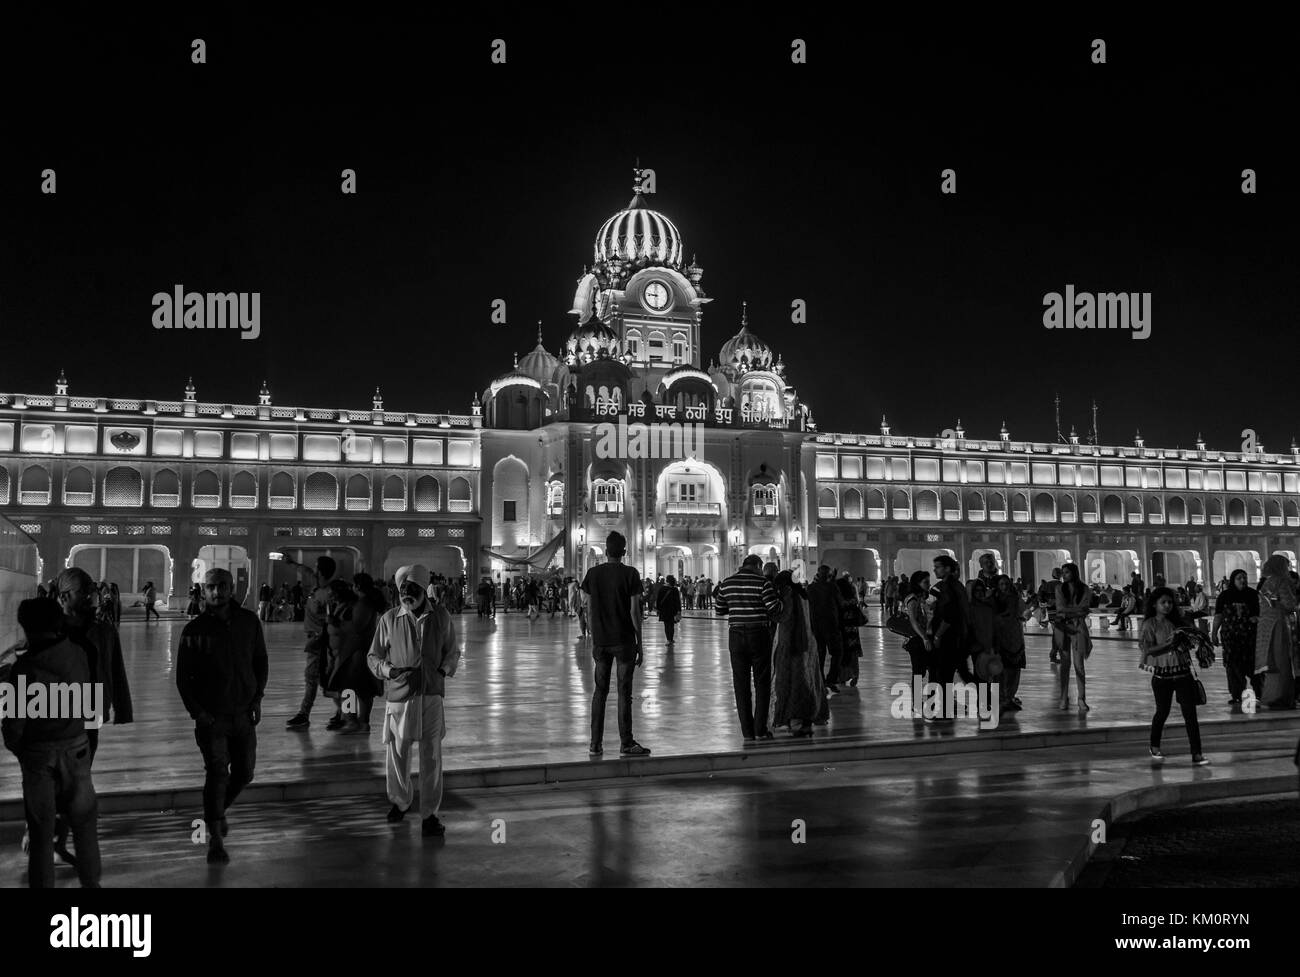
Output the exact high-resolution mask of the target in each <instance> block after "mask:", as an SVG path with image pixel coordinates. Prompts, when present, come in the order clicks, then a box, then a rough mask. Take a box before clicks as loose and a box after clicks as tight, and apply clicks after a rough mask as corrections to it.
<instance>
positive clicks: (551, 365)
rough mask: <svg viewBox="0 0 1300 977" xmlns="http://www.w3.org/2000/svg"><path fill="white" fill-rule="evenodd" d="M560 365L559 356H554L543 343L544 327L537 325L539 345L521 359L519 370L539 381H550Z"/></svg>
mask: <svg viewBox="0 0 1300 977" xmlns="http://www.w3.org/2000/svg"><path fill="white" fill-rule="evenodd" d="M559 365H560V359H559V357H558V356H553V355H552V354H550V353H548V352H547V351H546V347H545V346H543V345H542V327H541V324H540V323H539V324H538V326H537V346H536V347H535V348H534V349H533V351H532V352H531V353H529V354H528V355H527V356H525V357H524V358H523V359H522V360H520V361H519V372H520V373H522V374H524V375H525V376H530V377H532V378H533V379H534V380H536V381H537V382H538V383H550V382H551V378H552V377H553V376H555V368H556V367H557V366H559Z"/></svg>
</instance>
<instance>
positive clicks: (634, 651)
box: [582, 532, 650, 757]
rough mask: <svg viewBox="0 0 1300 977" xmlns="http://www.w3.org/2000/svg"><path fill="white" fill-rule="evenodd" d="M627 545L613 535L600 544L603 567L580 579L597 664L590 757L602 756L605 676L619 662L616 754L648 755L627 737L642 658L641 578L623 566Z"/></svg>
mask: <svg viewBox="0 0 1300 977" xmlns="http://www.w3.org/2000/svg"><path fill="white" fill-rule="evenodd" d="M626 553H627V540H626V539H625V538H624V536H623V534H622V533H619V532H612V533H610V534H609V536H608V537H606V539H605V555H606V557H607V558H608V559H607V562H605V563H600V564H597V565H596V566H594V567H592V568H591V569H590V570H588V571H587V576H586V577H584V578H583V580H582V590H583V593H585V594H586V595H587V616H588V618H589V619H590V624H591V637H592V647H591V657H592V659H593V660H594V661H595V665H596V689H595V691H594V692H593V693H592V695H591V746H590V748H589V749H588V750H587V752H588V754H589V755H590V756H600V755H601V754H602V753H604V752H605V750H604V747H603V745H602V744H603V742H604V738H605V702H606V700H607V699H608V697H609V679H610V673H611V672H612V671H613V670H614V664H615V662H617V663H618V738H619V744H620V746H619V755H620V756H625V757H635V756H649V755H650V751H649V750H647V749H646V748H645V747H644V746H642V745H641V744H640V743H638V742H637V741H636V740H634V739H633V738H632V676H633V674H634V673H635V671H636V668H637V666H639V665H640V664H641V663H642V662H643V661H644V658H643V656H642V651H641V575H640V574H639V573H637V572H636V569H635V568H634V567H630V566H627V565H625V564H624V563H623V556H624V555H625V554H626Z"/></svg>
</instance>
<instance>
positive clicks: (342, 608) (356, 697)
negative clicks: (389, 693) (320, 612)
mask: <svg viewBox="0 0 1300 977" xmlns="http://www.w3.org/2000/svg"><path fill="white" fill-rule="evenodd" d="M375 596H378V595H375ZM376 604H377V601H375V600H374V598H372V597H370V595H369V593H367V592H365V591H364V590H363V589H362V588H358V587H356V586H355V585H349V584H347V583H344V582H343V581H342V580H331V581H330V600H329V604H328V612H327V617H326V632H327V634H328V640H329V645H330V650H329V671H328V672H327V673H326V679H325V683H324V685H325V690H326V692H329V693H332V694H333V695H334V696H336V697H337V698H336V699H335V702H336V704H337V706H338V708H339V710H340V715H342V714H343V712H344V711H346V716H345V717H344V719H343V721H342V723H341V724H340V725H339V726H338V727H337V728H336V729H335V732H338V733H343V734H347V735H351V734H355V733H369V732H370V712H371V709H372V708H373V707H374V703H375V695H376V692H377V688H376V682H375V679H374V677H373V676H372V675H371V673H370V665H369V663H368V662H367V661H366V654H367V653H368V652H369V651H370V642H371V640H372V639H373V638H374V636H375V625H376V624H377V623H378V617H377V615H376ZM349 693H351V698H350V699H349V698H348V694H349ZM345 706H347V709H346V710H344V707H345ZM353 707H355V709H356V711H355V712H353V711H352V710H353Z"/></svg>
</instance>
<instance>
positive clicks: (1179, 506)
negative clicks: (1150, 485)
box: [1168, 495, 1187, 526]
mask: <svg viewBox="0 0 1300 977" xmlns="http://www.w3.org/2000/svg"><path fill="white" fill-rule="evenodd" d="M1168 516H1169V525H1171V526H1186V525H1187V503H1186V502H1184V501H1183V497H1182V496H1181V495H1175V496H1173V497H1172V498H1171V499H1170V500H1169V512H1168Z"/></svg>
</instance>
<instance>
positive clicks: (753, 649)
mask: <svg viewBox="0 0 1300 977" xmlns="http://www.w3.org/2000/svg"><path fill="white" fill-rule="evenodd" d="M762 564H763V561H762V560H761V559H760V558H759V557H757V556H755V555H754V554H752V553H751V554H750V555H749V556H747V557H745V561H744V562H743V563H742V564H741V565H740V569H739V570H738V571H737V572H736V573H733V574H732V575H731V576H729V577H728V578H727V579H726V580H724V581H722V583H720V584H719V585H718V589H717V592H716V593H715V594H714V599H713V608H714V610H715V611H717V613H718V614H719V615H720V616H721V615H726V616H727V617H728V619H729V620H728V629H727V641H728V648H729V650H730V652H731V680H732V685H733V686H734V687H735V691H736V711H737V712H738V713H739V714H740V732H741V734H742V735H743V736H744V737H745V739H746V740H754V739H760V740H770V739H772V733H771V732H770V731H769V730H768V728H767V710H768V700H769V699H770V698H771V696H772V629H771V627H770V626H769V620H770V619H771V618H774V617H776V616H777V615H778V614H780V613H781V598H779V597H778V596H776V590H774V589H773V587H772V582H771V581H770V580H768V579H767V578H766V577H764V576H763V573H762V570H761V569H760V567H761V566H762ZM751 673H752V674H753V677H754V688H753V690H752V691H751V690H750V674H751ZM754 696H757V697H758V702H754Z"/></svg>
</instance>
